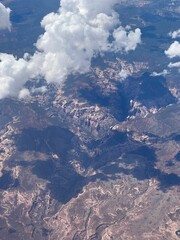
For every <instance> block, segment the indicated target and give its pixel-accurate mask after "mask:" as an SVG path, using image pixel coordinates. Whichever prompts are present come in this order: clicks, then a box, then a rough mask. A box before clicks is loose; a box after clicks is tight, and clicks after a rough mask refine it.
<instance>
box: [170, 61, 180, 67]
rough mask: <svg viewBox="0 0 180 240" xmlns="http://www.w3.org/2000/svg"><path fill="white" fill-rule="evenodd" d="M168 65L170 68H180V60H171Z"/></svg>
mask: <svg viewBox="0 0 180 240" xmlns="http://www.w3.org/2000/svg"><path fill="white" fill-rule="evenodd" d="M168 67H169V68H180V62H175V63H172V62H170V63H169V65H168Z"/></svg>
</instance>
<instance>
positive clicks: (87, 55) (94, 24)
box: [0, 0, 141, 98]
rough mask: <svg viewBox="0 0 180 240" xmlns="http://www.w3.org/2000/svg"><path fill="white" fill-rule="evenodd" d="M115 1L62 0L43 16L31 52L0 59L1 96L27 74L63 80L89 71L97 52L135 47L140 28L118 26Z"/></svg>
mask: <svg viewBox="0 0 180 240" xmlns="http://www.w3.org/2000/svg"><path fill="white" fill-rule="evenodd" d="M116 3H118V0H98V1H97V0H91V1H89V0H61V6H60V8H59V10H58V12H57V13H50V14H48V15H46V16H45V17H44V18H43V20H42V22H41V26H42V27H43V28H44V29H45V32H44V34H43V35H41V36H40V37H39V38H38V40H37V42H36V48H37V51H36V52H35V54H34V55H33V56H29V55H25V56H24V58H23V59H19V60H18V59H15V58H14V57H12V56H7V55H6V56H4V57H3V58H4V59H1V65H2V69H1V71H0V79H1V80H0V83H2V86H3V85H4V87H1V90H0V98H2V97H5V96H8V95H17V94H18V92H19V90H20V89H21V88H22V86H23V84H24V83H25V82H26V81H27V79H29V78H32V77H37V76H42V77H44V78H45V79H46V81H47V82H48V83H51V82H56V83H58V84H62V83H63V82H64V81H65V80H66V78H67V76H68V75H69V74H75V73H86V72H88V71H89V69H90V66H91V61H92V58H93V57H96V56H97V55H98V54H101V53H104V52H107V51H109V52H110V51H116V52H118V51H125V52H128V51H130V50H135V48H136V47H137V45H138V44H139V43H140V42H141V31H140V29H138V28H137V29H135V30H134V31H133V30H131V29H130V28H123V27H122V26H121V24H120V21H119V15H118V14H117V13H116V12H115V11H114V10H113V6H114V4H116ZM110 39H111V41H110ZM8 58H9V60H8ZM8 61H9V62H8ZM8 63H9V68H8ZM3 89H4V91H3Z"/></svg>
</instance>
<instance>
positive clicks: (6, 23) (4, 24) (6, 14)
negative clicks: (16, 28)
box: [0, 3, 11, 30]
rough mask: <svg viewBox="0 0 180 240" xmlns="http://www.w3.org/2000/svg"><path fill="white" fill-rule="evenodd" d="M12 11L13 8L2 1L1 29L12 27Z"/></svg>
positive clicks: (0, 13)
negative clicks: (7, 6)
mask: <svg viewBox="0 0 180 240" xmlns="http://www.w3.org/2000/svg"><path fill="white" fill-rule="evenodd" d="M10 13H11V10H10V9H9V8H6V7H5V6H4V5H3V4H2V3H0V30H3V29H8V30H10V29H11V22H10Z"/></svg>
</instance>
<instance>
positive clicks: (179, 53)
mask: <svg viewBox="0 0 180 240" xmlns="http://www.w3.org/2000/svg"><path fill="white" fill-rule="evenodd" d="M165 54H166V55H167V56H168V57H169V58H174V57H180V43H179V42H178V41H175V42H173V43H172V44H171V45H170V47H169V48H168V50H166V51H165Z"/></svg>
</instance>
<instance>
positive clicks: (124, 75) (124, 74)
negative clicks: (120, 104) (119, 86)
mask: <svg viewBox="0 0 180 240" xmlns="http://www.w3.org/2000/svg"><path fill="white" fill-rule="evenodd" d="M128 76H129V74H128V71H127V70H125V69H122V70H121V71H120V73H119V77H120V80H125V79H126V78H127V77H128Z"/></svg>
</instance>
